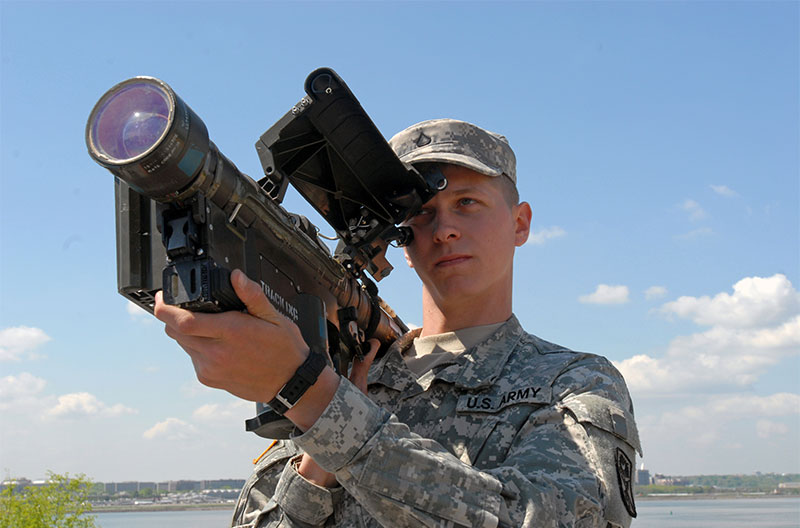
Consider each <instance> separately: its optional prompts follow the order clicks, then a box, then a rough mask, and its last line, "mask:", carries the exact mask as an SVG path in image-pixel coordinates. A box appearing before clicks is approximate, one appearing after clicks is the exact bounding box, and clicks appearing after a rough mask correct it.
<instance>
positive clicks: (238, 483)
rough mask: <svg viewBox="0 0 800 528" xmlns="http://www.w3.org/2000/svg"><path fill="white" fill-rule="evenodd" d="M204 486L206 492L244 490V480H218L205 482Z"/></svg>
mask: <svg viewBox="0 0 800 528" xmlns="http://www.w3.org/2000/svg"><path fill="white" fill-rule="evenodd" d="M202 486H203V489H204V490H207V489H223V488H232V489H237V490H238V489H242V488H243V487H244V479H218V480H203V481H202Z"/></svg>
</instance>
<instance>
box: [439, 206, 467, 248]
mask: <svg viewBox="0 0 800 528" xmlns="http://www.w3.org/2000/svg"><path fill="white" fill-rule="evenodd" d="M459 238H461V230H460V229H459V228H458V225H457V223H456V221H455V218H454V216H453V215H452V214H450V213H448V212H446V211H437V212H436V219H435V221H434V225H433V241H434V242H436V243H437V244H441V243H444V242H453V241H455V240H458V239H459Z"/></svg>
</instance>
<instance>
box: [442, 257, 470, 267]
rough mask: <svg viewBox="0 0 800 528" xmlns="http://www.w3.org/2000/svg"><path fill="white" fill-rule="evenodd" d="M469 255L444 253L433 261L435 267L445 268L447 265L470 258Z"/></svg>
mask: <svg viewBox="0 0 800 528" xmlns="http://www.w3.org/2000/svg"><path fill="white" fill-rule="evenodd" d="M471 258H472V257H471V256H469V255H446V256H444V257H442V258H440V259H439V260H437V261H436V262H435V263H434V266H435V267H437V268H446V267H449V266H457V265H458V264H461V263H464V262H466V261H468V260H469V259H471Z"/></svg>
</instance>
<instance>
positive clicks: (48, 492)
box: [0, 473, 97, 528]
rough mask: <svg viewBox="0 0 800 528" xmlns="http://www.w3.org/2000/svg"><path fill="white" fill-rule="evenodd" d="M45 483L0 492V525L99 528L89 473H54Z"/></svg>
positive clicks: (12, 527)
mask: <svg viewBox="0 0 800 528" xmlns="http://www.w3.org/2000/svg"><path fill="white" fill-rule="evenodd" d="M48 477H49V478H48V482H47V484H45V485H43V486H35V487H34V486H27V487H21V488H20V487H17V486H14V485H10V486H8V487H6V488H5V489H4V490H2V491H0V528H96V526H97V525H96V524H95V522H94V521H95V518H94V516H92V515H86V514H87V513H88V512H90V511H91V510H92V505H91V504H90V503H89V491H90V490H91V486H92V483H91V481H90V480H89V479H88V478H86V476H85V475H78V476H77V477H72V478H70V476H69V474H64V475H57V474H55V473H50V474H49V475H48Z"/></svg>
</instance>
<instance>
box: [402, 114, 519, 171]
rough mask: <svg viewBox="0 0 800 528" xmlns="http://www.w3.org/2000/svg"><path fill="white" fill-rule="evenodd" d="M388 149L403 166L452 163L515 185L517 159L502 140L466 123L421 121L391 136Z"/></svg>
mask: <svg viewBox="0 0 800 528" xmlns="http://www.w3.org/2000/svg"><path fill="white" fill-rule="evenodd" d="M389 145H390V146H391V147H392V149H393V150H394V152H395V154H397V156H398V157H399V158H400V160H401V161H404V162H406V163H422V162H437V163H453V164H455V165H461V166H463V167H467V168H468V169H472V170H474V171H477V172H480V173H481V174H485V175H487V176H500V175H501V174H505V175H506V176H507V177H508V178H509V179H510V180H511V181H512V182H514V184H515V185H516V183H517V169H516V165H517V158H516V156H514V151H513V150H511V147H510V146H509V144H508V140H507V139H506V138H505V136H501V135H500V134H495V133H494V132H489V131H488V130H484V129H482V128H481V127H479V126H477V125H473V124H472V123H467V122H466V121H458V120H457V119H431V120H429V121H423V122H421V123H417V124H416V125H411V126H410V127H408V128H406V129H405V130H403V131H402V132H399V133H397V134H395V136H394V137H393V138H392V139H390V140H389Z"/></svg>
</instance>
